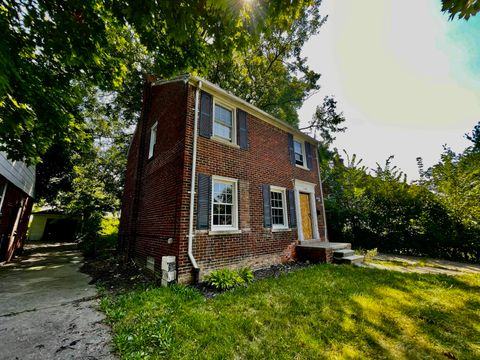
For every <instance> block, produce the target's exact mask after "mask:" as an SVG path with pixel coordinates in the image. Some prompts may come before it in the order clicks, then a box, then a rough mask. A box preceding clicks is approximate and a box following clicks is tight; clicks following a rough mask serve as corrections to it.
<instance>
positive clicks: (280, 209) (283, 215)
mask: <svg viewBox="0 0 480 360" xmlns="http://www.w3.org/2000/svg"><path fill="white" fill-rule="evenodd" d="M270 205H271V213H272V228H273V229H286V228H288V223H287V206H286V205H287V204H286V196H285V189H284V188H279V187H275V186H271V187H270Z"/></svg>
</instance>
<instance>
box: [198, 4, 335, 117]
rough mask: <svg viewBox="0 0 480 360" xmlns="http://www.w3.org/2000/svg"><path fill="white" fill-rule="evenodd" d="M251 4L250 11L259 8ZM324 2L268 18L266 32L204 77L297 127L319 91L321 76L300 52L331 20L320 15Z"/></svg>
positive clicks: (222, 59) (207, 70)
mask: <svg viewBox="0 0 480 360" xmlns="http://www.w3.org/2000/svg"><path fill="white" fill-rule="evenodd" d="M258 3H259V2H253V3H252V5H251V7H252V8H254V7H256V6H258ZM320 4H321V0H314V1H312V2H311V3H310V4H309V5H308V6H303V7H299V8H298V9H297V11H296V12H291V13H289V14H288V16H283V17H281V18H279V19H275V20H273V21H272V20H267V23H266V27H265V30H264V31H263V32H262V33H261V34H260V35H259V36H258V37H257V38H253V39H252V44H251V46H248V47H244V48H239V49H236V50H235V51H234V52H233V56H231V55H230V54H225V55H226V56H221V57H219V58H218V59H217V61H215V62H214V63H213V66H210V67H207V68H205V69H203V70H202V69H200V70H199V73H200V75H203V76H205V77H206V78H207V79H209V80H211V81H212V82H214V83H217V84H218V85H220V87H222V88H224V89H226V90H230V91H231V92H232V93H234V94H235V95H237V96H239V97H241V98H242V99H244V100H246V101H247V102H249V103H251V104H253V105H255V106H257V107H259V108H260V109H262V110H264V111H266V112H268V113H270V114H272V115H273V116H275V117H277V118H279V119H282V120H285V121H287V122H289V123H290V124H292V125H294V126H296V125H297V124H298V114H297V110H298V109H299V108H300V107H301V106H302V104H303V102H304V101H305V99H307V98H308V97H309V96H311V95H312V94H313V93H315V92H316V91H317V90H318V89H319V88H320V86H319V84H318V80H319V79H320V74H318V73H316V72H315V71H313V70H311V69H310V68H309V67H308V65H307V64H306V60H307V59H306V58H305V57H302V55H301V51H302V48H303V46H304V44H305V42H306V41H307V40H308V39H309V38H310V37H311V36H312V35H315V34H317V33H318V31H319V30H320V27H321V26H322V25H323V24H324V23H325V21H326V20H327V17H326V16H325V17H322V16H321V15H320V12H319V11H320V10H319V9H320Z"/></svg>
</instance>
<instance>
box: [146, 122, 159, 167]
mask: <svg viewBox="0 0 480 360" xmlns="http://www.w3.org/2000/svg"><path fill="white" fill-rule="evenodd" d="M157 128H158V121H156V122H155V124H153V126H152V127H151V128H150V143H149V145H148V158H149V159H151V158H152V157H153V151H154V149H155V144H156V143H157ZM154 132H155V135H154Z"/></svg>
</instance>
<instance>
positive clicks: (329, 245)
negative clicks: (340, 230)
mask: <svg viewBox="0 0 480 360" xmlns="http://www.w3.org/2000/svg"><path fill="white" fill-rule="evenodd" d="M297 247H302V248H316V249H330V250H341V249H350V248H351V244H350V243H338V242H328V241H315V240H306V241H301V242H300V244H299V245H297Z"/></svg>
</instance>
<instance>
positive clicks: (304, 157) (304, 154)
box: [293, 138, 310, 170]
mask: <svg viewBox="0 0 480 360" xmlns="http://www.w3.org/2000/svg"><path fill="white" fill-rule="evenodd" d="M295 142H298V143H299V144H300V145H301V146H302V155H303V165H298V164H297V160H295V166H296V167H299V168H301V169H305V170H310V169H309V168H308V167H307V152H306V151H305V141H303V140H301V139H299V138H293V155H294V157H295Z"/></svg>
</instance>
